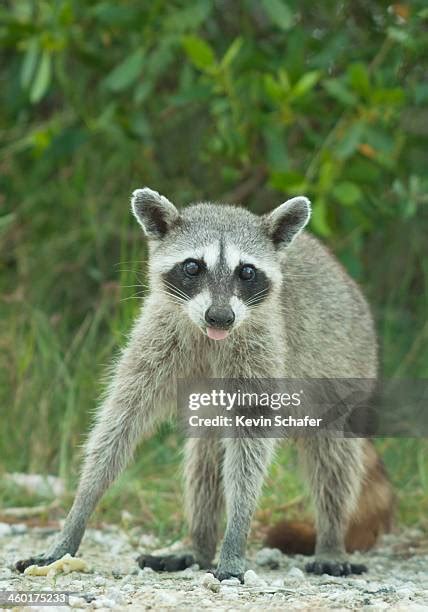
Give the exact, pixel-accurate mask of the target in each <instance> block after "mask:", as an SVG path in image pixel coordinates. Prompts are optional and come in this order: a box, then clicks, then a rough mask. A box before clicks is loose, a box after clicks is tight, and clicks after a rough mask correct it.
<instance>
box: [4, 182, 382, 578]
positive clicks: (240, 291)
mask: <svg viewBox="0 0 428 612" xmlns="http://www.w3.org/2000/svg"><path fill="white" fill-rule="evenodd" d="M132 211H133V213H134V215H135V217H136V219H137V221H138V222H139V223H140V225H141V226H142V229H143V231H144V233H145V235H146V236H147V238H148V242H149V271H148V278H149V283H150V290H149V294H148V296H147V298H146V299H145V301H144V304H143V307H142V309H141V312H140V314H139V316H138V318H137V320H136V321H135V324H134V326H133V328H132V331H131V333H130V336H129V340H128V343H127V345H126V346H125V348H124V349H123V351H122V353H121V355H120V357H119V359H118V360H117V362H116V364H115V367H114V373H113V375H112V377H111V381H110V383H109V385H108V388H107V390H106V393H105V397H104V399H103V401H102V403H101V405H100V408H99V410H98V413H97V417H96V420H95V424H94V426H93V429H92V431H91V433H90V435H89V438H88V441H87V444H86V449H85V457H84V463H83V469H82V473H81V478H80V482H79V486H78V490H77V493H76V497H75V501H74V503H73V505H72V508H71V510H70V512H69V514H68V516H67V519H66V521H65V524H64V527H63V530H62V532H61V533H60V534H59V537H58V539H57V541H56V542H55V543H54V545H53V546H52V548H51V549H50V550H48V551H47V553H45V554H44V555H41V556H39V557H34V558H31V559H27V560H24V561H19V562H18V563H17V565H16V567H17V569H18V570H19V571H24V569H25V568H26V567H28V566H29V565H31V564H38V565H46V564H48V563H50V562H52V561H54V560H56V559H58V558H60V557H62V556H63V555H64V554H66V553H70V554H71V555H74V554H75V553H76V551H77V550H78V547H79V545H80V542H81V539H82V537H83V534H84V531H85V527H86V524H87V521H88V519H89V517H90V515H91V513H92V511H93V510H94V507H95V505H96V504H97V502H98V500H99V499H100V497H101V496H102V495H103V493H104V492H105V490H106V489H107V487H108V486H109V485H110V484H111V483H112V482H113V480H114V479H115V478H116V477H117V475H118V474H119V473H120V472H121V470H123V468H124V467H125V466H126V465H127V463H128V462H129V460H130V458H131V456H132V453H133V450H134V448H135V446H136V444H137V443H138V442H139V441H140V439H141V438H142V437H143V436H147V435H149V434H150V433H151V432H153V431H154V429H155V428H156V426H157V425H158V424H159V423H160V422H161V421H162V420H164V419H166V418H168V417H169V416H171V414H172V413H173V411H174V408H175V405H176V397H175V384H174V381H175V380H176V379H177V378H178V377H180V378H195V377H205V378H239V377H241V378H242V377H248V378H281V377H287V378H305V377H314V378H324V377H328V378H336V377H341V378H374V377H375V376H376V373H377V361H378V360H377V346H376V336H375V331H374V327H373V321H372V318H371V315H370V311H369V308H368V306H367V303H366V301H365V299H364V298H363V296H362V294H361V292H360V290H359V289H358V287H357V285H356V284H355V283H354V282H353V280H352V279H351V278H350V277H349V276H348V275H347V274H346V272H345V271H344V269H343V268H342V267H341V266H340V265H339V264H338V262H337V261H336V260H335V258H334V257H333V256H332V255H331V254H330V253H329V252H328V251H327V250H326V248H325V247H324V246H322V245H321V244H320V242H319V241H318V240H316V239H315V238H314V237H312V236H311V235H309V234H307V233H305V232H304V231H303V230H304V228H305V226H306V224H307V223H308V221H309V218H310V212H311V209H310V203H309V200H308V199H307V198H305V197H295V198H292V199H291V200H289V201H287V202H285V203H284V204H281V205H280V206H279V207H277V208H276V209H275V210H273V211H272V212H270V213H269V214H265V215H263V216H257V215H254V214H252V213H251V212H249V211H247V210H245V209H244V208H241V207H235V206H230V205H223V204H209V203H207V204H206V203H201V204H196V205H191V206H188V207H186V208H184V209H182V210H181V211H179V210H177V208H176V207H175V206H174V205H173V204H172V203H171V202H170V201H169V200H168V199H167V198H165V197H164V196H162V195H160V194H159V193H157V192H156V191H153V190H151V189H149V188H144V189H137V190H136V191H134V192H133V195H132ZM275 443H276V440H273V439H263V438H227V439H226V438H225V439H216V438H210V439H204V438H192V439H189V440H188V441H187V443H186V448H185V454H184V456H185V460H184V463H185V469H184V472H185V479H184V481H185V496H184V498H185V506H186V512H187V516H188V523H189V529H190V535H191V540H192V545H193V548H192V552H191V554H183V555H176V556H166V557H149V556H143V557H141V558H140V559H139V563H140V565H141V566H144V565H150V566H151V567H153V568H154V569H157V570H176V569H183V567H185V566H187V565H189V564H190V563H193V562H197V563H198V564H199V565H200V566H201V567H204V568H209V567H211V565H212V563H213V559H214V556H215V554H216V548H217V542H218V538H219V523H220V519H221V516H222V512H223V508H224V507H225V510H226V516H227V524H226V530H225V534H224V538H223V543H222V546H221V550H220V554H219V560H218V565H217V569H216V575H217V577H218V578H219V579H225V578H230V577H238V578H239V579H240V580H242V578H243V573H244V571H245V554H246V542H247V536H248V532H249V529H250V524H251V519H252V516H253V513H254V511H255V508H256V504H257V500H258V497H259V494H260V491H261V488H262V484H263V480H264V477H265V475H266V471H267V469H268V466H269V463H270V461H271V459H272V457H273V453H274V447H275ZM298 447H299V451H300V454H301V457H302V460H303V464H304V466H305V469H306V474H307V479H308V482H309V485H310V489H311V492H312V496H313V500H314V505H315V511H316V534H317V537H316V547H315V555H316V556H315V560H314V561H313V562H311V563H310V564H308V565H307V571H309V572H314V573H317V574H322V573H329V574H333V575H346V574H349V573H352V572H354V573H360V572H362V571H363V570H364V569H365V567H364V566H362V565H357V564H353V563H351V562H350V561H349V560H348V558H347V556H346V551H345V536H346V534H347V530H348V528H349V526H352V525H355V517H356V516H358V512H359V508H360V503H361V496H362V493H364V495H365V496H366V498H367V486H368V485H367V474H368V465H369V463H368V458H369V457H371V459H370V460H371V461H372V449H371V447H370V446H369V443H368V442H367V441H365V440H362V439H355V438H349V439H344V438H326V437H317V436H315V437H307V438H301V439H300V440H299V441H298ZM384 480H385V482H386V483H387V480H386V476H384ZM385 487H386V488H387V490H388V491H389V488H388V487H389V485H388V484H385ZM385 500H387V501H385ZM388 504H389V497H388V495H387V496H386V497H385V499H384V500H383V502H382V511H385V512H387V513H388V512H389V506H388ZM385 506H386V508H385ZM360 522H361V521H360Z"/></svg>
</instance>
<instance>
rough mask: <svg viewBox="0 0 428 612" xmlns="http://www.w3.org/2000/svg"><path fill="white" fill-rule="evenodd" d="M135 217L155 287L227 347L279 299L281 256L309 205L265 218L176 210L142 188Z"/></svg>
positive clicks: (205, 207)
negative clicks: (147, 248)
mask: <svg viewBox="0 0 428 612" xmlns="http://www.w3.org/2000/svg"><path fill="white" fill-rule="evenodd" d="M132 211H133V213H134V215H135V217H136V218H137V220H138V222H139V223H140V225H141V226H142V227H143V230H144V232H145V234H146V235H147V237H148V239H149V244H150V273H151V281H152V283H153V286H154V288H156V289H160V290H161V291H162V293H163V294H165V295H166V297H167V299H168V300H170V302H171V303H172V304H176V305H177V308H179V309H180V310H181V311H183V310H184V311H185V312H186V313H187V315H188V317H189V320H190V321H191V322H192V324H195V325H197V326H198V327H199V329H200V330H201V331H202V332H203V333H205V334H206V335H208V337H209V338H211V339H212V340H224V339H225V338H227V336H228V335H229V333H230V332H232V331H233V330H234V329H235V328H237V327H239V326H240V325H242V324H243V323H244V322H245V321H247V320H250V318H251V317H252V316H255V313H256V312H257V311H260V309H261V308H262V307H263V305H265V306H266V305H268V304H269V300H270V298H271V297H272V296H274V295H275V294H277V293H278V290H279V287H280V285H281V280H282V274H281V265H280V261H281V254H282V253H283V251H284V250H285V249H286V248H287V247H288V246H289V245H290V244H291V242H292V241H293V239H294V238H295V237H296V236H297V235H298V234H299V233H300V232H301V230H302V229H303V228H304V227H305V225H306V223H307V222H308V220H309V217H310V203H309V200H308V199H307V198H305V197H300V196H299V197H296V198H293V199H291V200H288V201H287V202H285V203H284V204H281V206H279V207H278V208H276V209H275V210H273V211H272V212H271V213H269V214H267V215H263V216H257V215H254V214H253V213H250V212H249V211H247V210H245V209H244V208H238V207H234V206H226V205H219V204H196V205H192V206H189V207H187V208H184V209H182V210H181V211H178V210H177V208H176V207H175V206H174V205H173V204H172V203H171V202H170V201H169V200H168V199H167V198H165V197H164V196H162V195H160V194H159V193H157V192H156V191H153V190H151V189H148V188H144V189H137V190H136V191H134V192H133V194H132ZM190 321H189V322H190Z"/></svg>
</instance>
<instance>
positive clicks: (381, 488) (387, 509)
mask: <svg viewBox="0 0 428 612" xmlns="http://www.w3.org/2000/svg"><path fill="white" fill-rule="evenodd" d="M364 464H365V468H366V474H365V479H364V484H363V486H362V489H361V494H360V498H359V501H358V506H357V509H356V510H355V512H354V514H353V516H352V517H351V520H350V523H349V527H348V531H347V533H346V537H345V545H346V550H347V551H348V552H353V551H354V550H363V551H364V550H369V549H370V548H372V546H374V544H375V543H376V540H377V539H378V537H379V536H380V535H381V534H382V533H388V532H389V531H391V527H392V518H393V511H394V494H393V492H392V487H391V483H390V481H389V479H388V475H387V473H386V470H385V467H384V465H383V463H382V460H381V458H380V457H379V455H378V454H377V452H376V450H375V448H374V446H373V444H372V443H371V442H370V441H368V440H367V441H366V443H365V448H364ZM315 540H316V532H315V527H314V525H313V524H310V523H303V522H300V521H285V520H284V521H280V522H279V523H277V524H276V525H274V526H273V527H271V528H270V529H269V531H268V533H267V536H266V540H265V544H266V546H269V547H270V548H279V549H280V550H281V551H282V552H284V553H287V554H301V555H313V554H314V551H315Z"/></svg>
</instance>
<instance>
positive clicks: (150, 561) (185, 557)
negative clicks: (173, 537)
mask: <svg viewBox="0 0 428 612" xmlns="http://www.w3.org/2000/svg"><path fill="white" fill-rule="evenodd" d="M137 563H138V565H139V566H140V567H141V568H144V567H151V568H152V569H153V570H155V572H179V571H181V570H184V569H186V567H190V566H191V565H193V564H194V563H195V558H194V556H193V555H191V554H182V555H140V556H139V557H138V558H137Z"/></svg>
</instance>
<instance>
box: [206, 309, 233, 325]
mask: <svg viewBox="0 0 428 612" xmlns="http://www.w3.org/2000/svg"><path fill="white" fill-rule="evenodd" d="M234 320H235V313H234V312H233V310H232V309H231V308H228V307H225V306H210V307H209V308H208V310H207V311H206V313H205V321H206V322H207V323H208V325H209V326H210V327H217V328H219V329H228V328H229V327H230V326H231V325H232V324H233V322H234Z"/></svg>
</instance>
